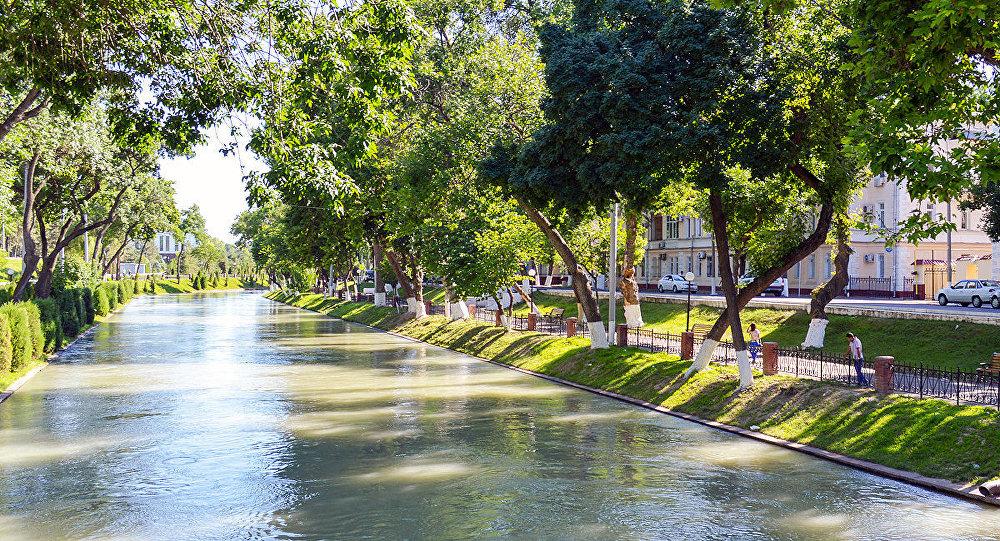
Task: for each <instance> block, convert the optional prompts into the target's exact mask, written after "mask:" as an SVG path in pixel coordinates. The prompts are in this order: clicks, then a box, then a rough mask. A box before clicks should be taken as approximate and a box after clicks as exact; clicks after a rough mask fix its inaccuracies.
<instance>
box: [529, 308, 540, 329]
mask: <svg viewBox="0 0 1000 541" xmlns="http://www.w3.org/2000/svg"><path fill="white" fill-rule="evenodd" d="M537 328H538V314H536V313H534V312H528V330H529V331H534V330H536V329H537Z"/></svg>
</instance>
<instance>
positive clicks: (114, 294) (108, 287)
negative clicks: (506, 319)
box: [100, 282, 123, 311]
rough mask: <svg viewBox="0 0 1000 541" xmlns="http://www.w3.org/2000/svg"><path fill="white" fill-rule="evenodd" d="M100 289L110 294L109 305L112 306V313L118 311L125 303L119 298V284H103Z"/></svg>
mask: <svg viewBox="0 0 1000 541" xmlns="http://www.w3.org/2000/svg"><path fill="white" fill-rule="evenodd" d="M100 287H101V289H103V290H104V291H105V292H106V293H107V294H108V304H109V305H110V306H111V311H114V310H117V309H118V307H119V306H121V305H122V302H123V301H122V300H121V299H120V298H119V297H118V283H117V282H102V283H101V286H100Z"/></svg>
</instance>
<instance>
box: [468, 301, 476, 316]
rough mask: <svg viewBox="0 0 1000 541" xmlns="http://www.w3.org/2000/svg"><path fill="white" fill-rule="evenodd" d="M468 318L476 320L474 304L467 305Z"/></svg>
mask: <svg viewBox="0 0 1000 541" xmlns="http://www.w3.org/2000/svg"><path fill="white" fill-rule="evenodd" d="M469 317H470V318H472V319H476V305H475V304H470V305H469Z"/></svg>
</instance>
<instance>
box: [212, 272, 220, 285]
mask: <svg viewBox="0 0 1000 541" xmlns="http://www.w3.org/2000/svg"><path fill="white" fill-rule="evenodd" d="M212 287H213V288H216V287H219V273H215V274H213V275H212Z"/></svg>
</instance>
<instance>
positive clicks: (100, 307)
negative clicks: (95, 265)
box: [94, 286, 113, 317]
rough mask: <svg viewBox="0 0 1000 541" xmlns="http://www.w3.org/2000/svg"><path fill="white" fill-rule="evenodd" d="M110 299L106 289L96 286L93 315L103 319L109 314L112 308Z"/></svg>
mask: <svg viewBox="0 0 1000 541" xmlns="http://www.w3.org/2000/svg"><path fill="white" fill-rule="evenodd" d="M112 306H113V305H112V303H111V297H110V295H109V294H108V288H106V287H104V286H98V288H97V289H95V290H94V313H96V314H97V315H99V316H101V317H103V316H106V315H108V314H110V313H111V310H113V308H112Z"/></svg>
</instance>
